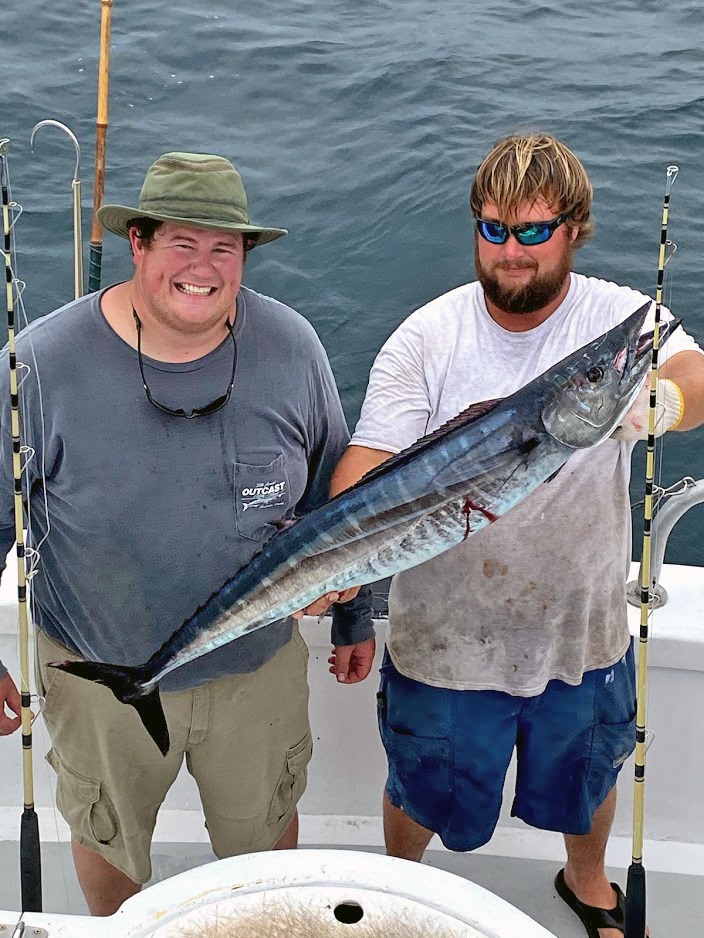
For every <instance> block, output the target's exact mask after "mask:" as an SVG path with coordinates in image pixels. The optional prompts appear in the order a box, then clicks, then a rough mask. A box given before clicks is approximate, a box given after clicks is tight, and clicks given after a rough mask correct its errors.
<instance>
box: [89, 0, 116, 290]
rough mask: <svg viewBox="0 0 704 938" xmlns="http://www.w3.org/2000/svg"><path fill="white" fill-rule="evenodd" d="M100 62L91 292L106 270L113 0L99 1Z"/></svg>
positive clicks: (91, 249)
mask: <svg viewBox="0 0 704 938" xmlns="http://www.w3.org/2000/svg"><path fill="white" fill-rule="evenodd" d="M100 2H101V14H100V60H99V63H98V116H97V119H96V126H95V180H94V183H93V227H92V228H91V232H90V258H89V264H88V292H89V293H95V291H96V290H99V289H100V277H101V274H102V268H103V226H102V225H101V224H100V222H99V221H98V218H97V215H98V209H99V208H100V206H101V205H102V204H103V191H104V189H105V141H106V137H107V131H108V86H109V82H110V26H111V20H112V3H113V0H100Z"/></svg>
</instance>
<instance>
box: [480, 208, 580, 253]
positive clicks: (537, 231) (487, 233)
mask: <svg viewBox="0 0 704 938" xmlns="http://www.w3.org/2000/svg"><path fill="white" fill-rule="evenodd" d="M569 217H570V216H569V213H565V214H564V215H558V216H557V218H553V220H552V221H527V222H524V223H523V224H522V225H502V224H501V222H498V221H485V220H484V219H483V218H478V219H477V231H478V232H479V234H480V235H481V236H482V238H484V240H485V241H489V242H490V243H491V244H506V242H507V241H508V236H509V235H513V236H514V238H515V239H516V241H518V243H519V244H522V245H524V246H526V247H530V246H531V245H533V244H545V242H546V241H549V240H550V238H552V236H553V233H554V232H555V230H556V229H557V228H559V227H560V225H561V224H562V223H563V222H565V221H567V219H568V218H569Z"/></svg>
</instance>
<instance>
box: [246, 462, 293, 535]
mask: <svg viewBox="0 0 704 938" xmlns="http://www.w3.org/2000/svg"><path fill="white" fill-rule="evenodd" d="M290 506H291V487H290V484H289V478H288V473H287V472H286V467H285V465H284V457H283V456H277V457H276V458H275V459H273V460H272V461H271V462H270V463H269V464H268V465H266V466H257V465H252V464H251V463H245V462H235V526H236V528H237V532H238V534H241V535H242V536H243V537H248V538H251V539H252V540H254V541H259V540H264V539H265V538H268V537H269V536H270V535H271V527H270V526H271V525H272V524H274V523H275V522H277V521H280V520H281V519H282V518H284V517H285V515H286V512H287V510H288V509H289V507H290Z"/></svg>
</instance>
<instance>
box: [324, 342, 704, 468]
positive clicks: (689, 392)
mask: <svg viewBox="0 0 704 938" xmlns="http://www.w3.org/2000/svg"><path fill="white" fill-rule="evenodd" d="M659 376H660V377H662V378H670V380H671V381H674V382H675V384H676V385H677V386H678V387H679V389H680V391H681V392H682V397H683V399H684V416H683V417H682V420H681V421H680V423H679V425H678V427H677V430H693V429H694V428H695V427H698V426H700V425H701V424H702V423H704V355H702V354H701V353H700V352H695V351H691V352H690V351H685V352H678V353H677V354H676V355H673V356H672V358H670V359H669V360H668V361H666V362H665V364H664V365H663V366H662V368H661V369H660V372H659ZM347 453H349V449H348V450H347ZM347 453H345V456H346V455H347ZM345 456H343V457H342V460H344V459H345ZM341 462H342V461H341ZM341 462H340V463H339V464H338V468H339V465H341ZM335 471H336V472H337V470H335Z"/></svg>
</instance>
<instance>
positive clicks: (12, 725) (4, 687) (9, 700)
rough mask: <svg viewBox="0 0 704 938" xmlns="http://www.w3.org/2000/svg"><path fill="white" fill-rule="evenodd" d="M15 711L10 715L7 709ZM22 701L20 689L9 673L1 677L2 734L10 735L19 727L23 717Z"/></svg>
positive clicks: (0, 707)
mask: <svg viewBox="0 0 704 938" xmlns="http://www.w3.org/2000/svg"><path fill="white" fill-rule="evenodd" d="M6 709H7V710H9V711H10V712H11V713H14V714H15V716H14V717H8V716H7V715H6V713H5V710H6ZM20 710H21V701H20V695H19V691H18V690H17V687H16V685H15V682H14V681H13V680H12V678H11V677H10V675H9V674H6V675H5V676H4V677H0V736H9V735H10V733H14V732H15V730H17V729H19V727H20V722H21V717H20Z"/></svg>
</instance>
